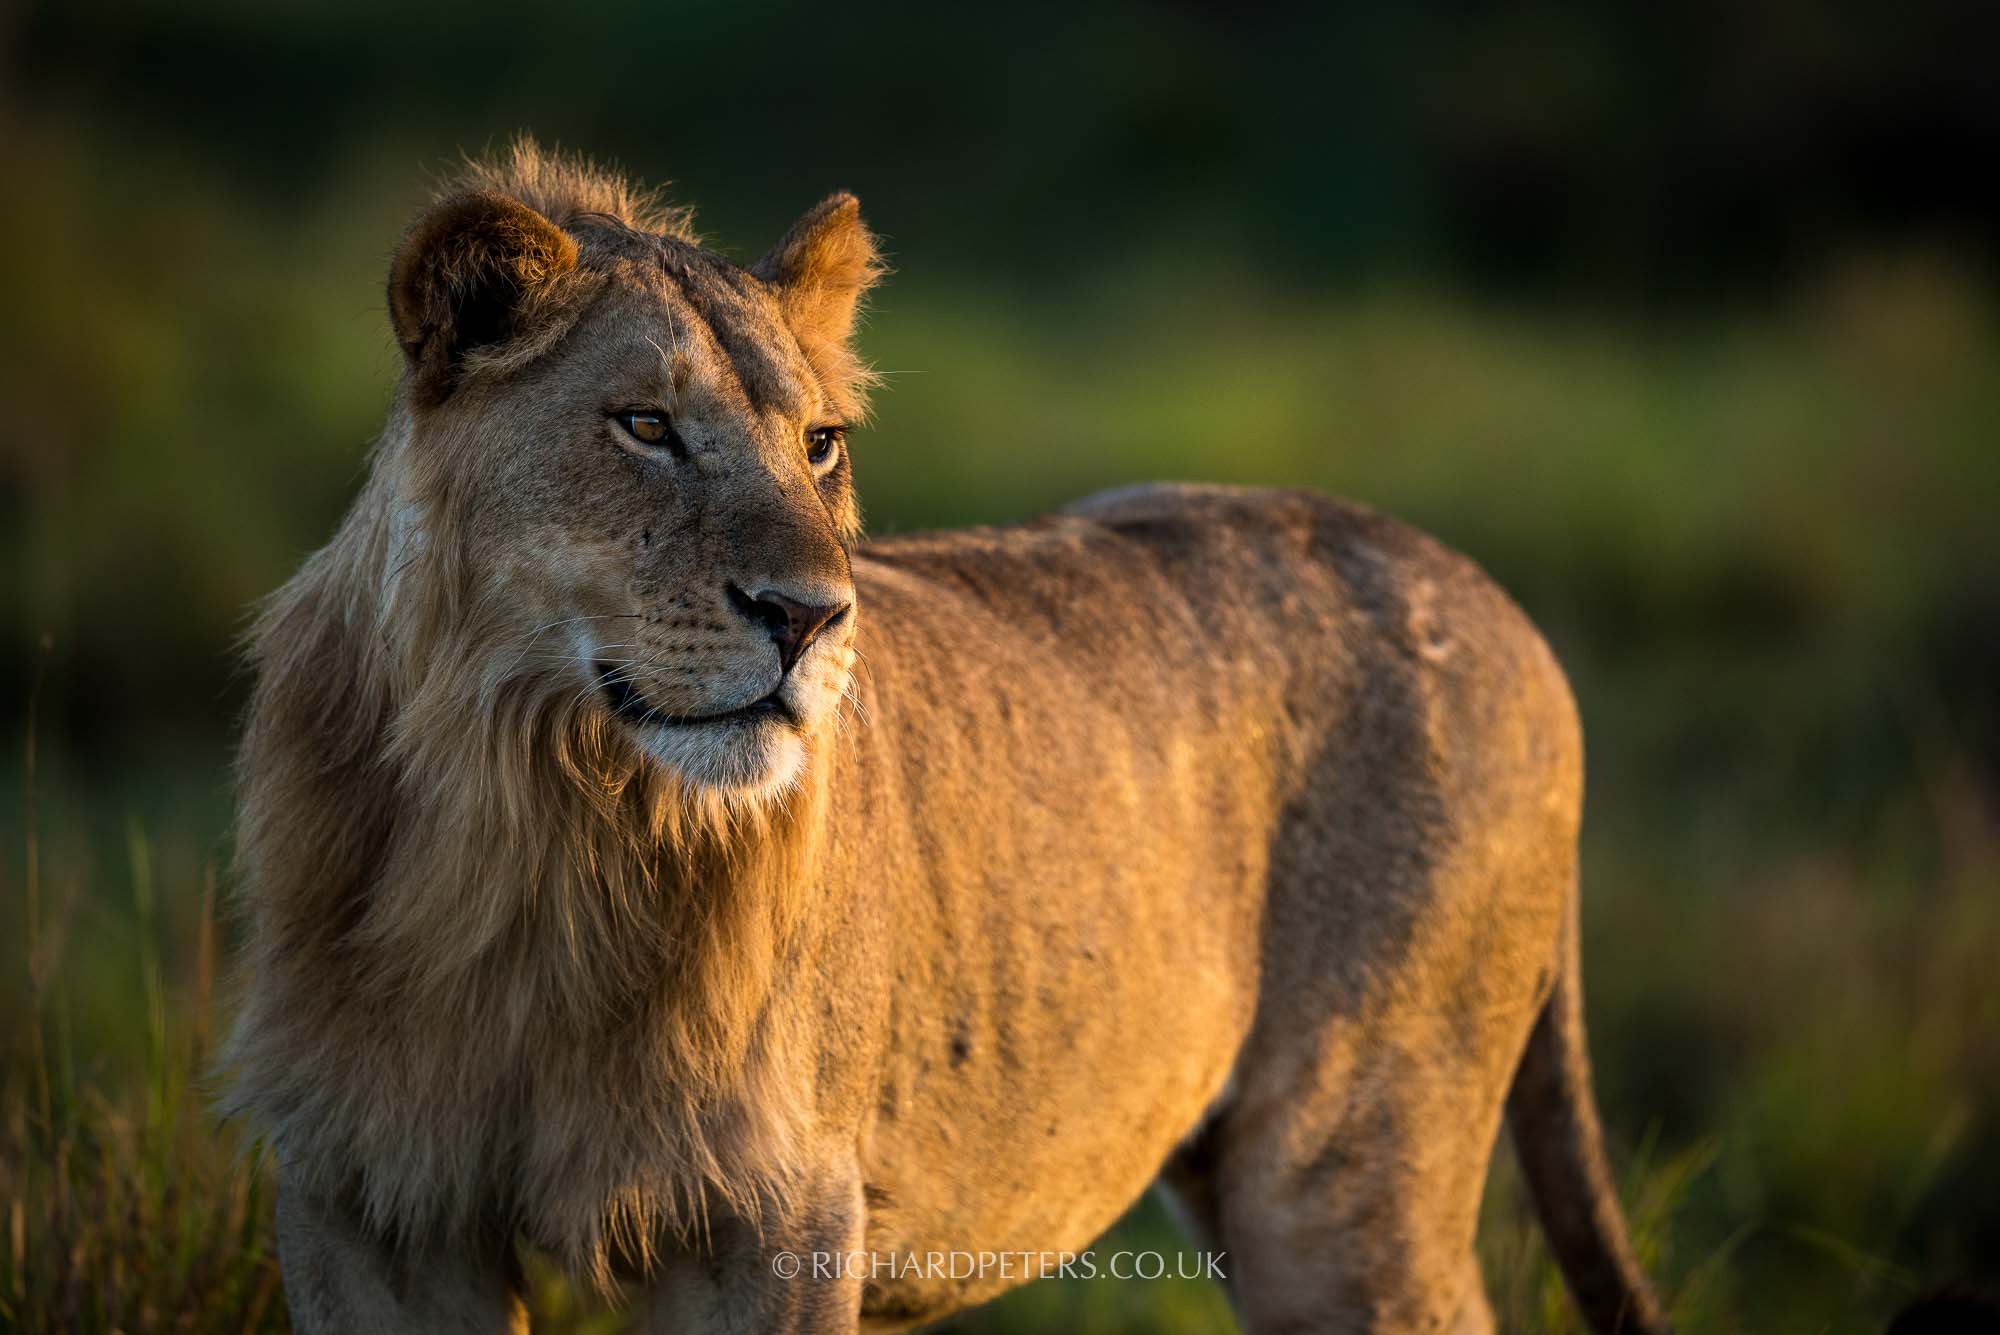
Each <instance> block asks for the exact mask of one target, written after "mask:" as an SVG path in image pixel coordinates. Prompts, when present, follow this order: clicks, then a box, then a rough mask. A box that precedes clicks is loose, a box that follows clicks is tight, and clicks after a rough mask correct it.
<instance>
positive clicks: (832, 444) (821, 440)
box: [806, 426, 847, 472]
mask: <svg viewBox="0 0 2000 1335" xmlns="http://www.w3.org/2000/svg"><path fill="white" fill-rule="evenodd" d="M845 439H847V428H846V427H844V426H817V427H814V428H813V429H812V430H810V431H808V432H806V462H807V463H809V464H811V465H812V466H813V469H814V471H816V472H818V471H824V470H825V469H828V468H831V467H833V461H834V459H835V458H836V457H838V455H839V453H840V442H841V441H843V440H845Z"/></svg>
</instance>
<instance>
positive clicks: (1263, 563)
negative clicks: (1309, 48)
mask: <svg viewBox="0 0 2000 1335" xmlns="http://www.w3.org/2000/svg"><path fill="white" fill-rule="evenodd" d="M688 221H689V220H688V216H687V215H686V214H685V213H684V212H682V211H678V210H674V209H669V208H664V207H661V206H659V205H658V204H657V203H656V202H654V201H653V200H652V199H651V198H650V197H648V196H644V195H640V194H637V193H635V192H634V191H633V190H632V189H630V188H629V187H628V186H627V185H625V184H624V183H622V182H621V181H619V180H618V179H616V178H615V177H613V176H611V175H608V174H606V173H604V172H602V171H599V170H597V169H595V168H592V167H591V166H589V165H588V164H586V163H583V162H580V161H573V160H569V159H565V158H560V157H555V156H549V155H544V154H542V153H540V152H538V151H537V150H536V149H535V148H534V147H533V146H531V145H522V146H520V147H518V148H517V149H515V150H514V151H513V153H512V154H511V156H509V157H507V158H506V159H504V160H502V161H498V162H493V163H486V164H479V165H474V166H472V167H471V168H469V169H468V171H467V172H466V173H465V174H464V176H463V178H462V179H460V180H459V181H458V182H456V183H455V184H454V186H453V187H452V190H451V191H450V192H449V193H447V194H446V195H445V196H444V197H443V198H441V199H440V200H439V201H438V202H437V203H436V204H435V205H434V206H432V207H431V208H430V209H429V210H428V211H427V212H426V213H424V214H423V215H422V216H421V217H420V218H419V219H418V220H417V222H416V224H415V225H414V226H413V227H411V229H410V231H409V233H408V234H407V235H406V236H405V237H404V239H403V242H402V247H401V249H400V251H399V253H398V254H397V256H396V259H395V262H394V266H393V268H392V270H391V273H390V279H389V312H390V317H391V320H392V322H393V325H394V328H395V333H396V337H397V340H398V342H399V343H400V344H401V346H402V349H403V352H404V354H405V356H406V358H407V366H406V369H405V371H404V374H403V378H402V382H401V385H400V387H399V388H398V390H397V393H396V398H395V403H394V407H393V409H392V410H391V414H390V417H389V421H388V425H387V428H386V430H385V432H384V434H383V437H382V440H381V442H380V444H379V445H378V447H377V449H376V451H375V455H374V463H373V469H372V473H371V475H370V477H369V479H368V482H367V484H366V486H365V487H364V489H363V491H362V493H361V496H360V498H359V499H358V500H357V501H356V503H355V505H354V508H353V510H352V511H351V512H350V513H349V515H348V516H347V518H346V520H345V522H344V523H343V524H342V525H341V527H340V530H339V532H338V533H337V534H336V535H335V537H334V539H333V541H332V542H331V543H329V544H328V545H327V546H326V547H325V548H324V549H322V550H321V551H320V552H319V553H318V554H316V555H315V556H313V557H312V558H311V559H310V560H308V561H307V562H306V564H305V566H304V568H303V569H302V570H300V572H299V573H298V574H297V576H295V577H294V578H293V579H292V581H291V582H290V583H289V584H287V585H286V586H285V587H284V588H283V589H282V590H280V591H279V592H278V593H277V595H276V596H275V597H274V598H273V599H272V601H271V602H270V604H269V606H268V607H267V608H266V610H265V611H264V613H263V615H262V617H261V619H260V620H259V622H258V624H257V627H256V630H255V634H254V659H255V665H256V669H257V673H258V681H257V688H256V695H255V699H254V702H253V703H252V705H251V709H250V714H249V719H248V724H247V731H246V735H245V737H244V740H243V749H242V758H241V822H240V833H239V841H240V845H239V846H240V858H241V879H242V883H243V886H244V889H245V894H246V895H247V897H248V903H249V906H250V916H251V929H250V944H249V952H250V977H249V981H248V986H247V996H246V1000H245V1006H244V1010H243V1012H242V1016H241V1020H240V1023H239V1024H238V1026H237V1028H236V1032H235V1035H234V1039H233V1047H232V1056H231V1061H232V1063H233V1065H234V1067H235V1069H236V1071H237V1072H238V1077H237V1080H238V1083H237V1085H236V1092H235V1096H234V1106H235V1107H237V1108H239V1109H241V1110H243V1111H244V1112H246V1113H247V1114H249V1115H250V1116H251V1117H252V1118H253V1120H254V1121H255V1122H256V1123H257V1124H258V1125H260V1126H262V1127H263V1128H264V1129H265V1130H266V1131H267V1132H268V1133H269V1136H270V1140H271V1143H272V1145H273V1146H274V1148H275V1152H276V1157H277V1161H278V1167H279V1176H280V1183H279V1201H278V1241H279V1249H280V1258H281V1261H282V1266H283V1271H284V1282H285V1290H286V1294H287V1297H288V1299H289V1301H290V1305H291V1311H292V1316H293V1319H294V1321H295V1322H296V1323H297V1324H298V1326H299V1328H300V1329H302V1330H304V1331H308V1332H312V1331H324V1330H367V1331H377V1330H381V1331H387V1330H413V1331H414V1330H445V1329H449V1330H474V1329H502V1328H507V1327H509V1326H513V1327H519V1326H521V1325H522V1324H524V1318H523V1316H522V1309H521V1307H520V1303H519V1301H518V1299H517V1297H516V1291H517V1288H518V1275H517V1273H516V1270H515V1266H514V1259H513V1258H514V1255H515V1246H516V1242H517V1239H521V1238H525V1239H526V1240H527V1241H529V1242H531V1243H533V1244H535V1245H537V1246H539V1247H541V1248H544V1249H546V1250H547V1251H549V1252H550V1253H552V1254H553V1255H555V1256H556V1257H558V1258H560V1259H561V1260H562V1261H563V1262H564V1263H565V1264H567V1265H568V1266H569V1267H571V1268H572V1269H573V1270H574V1271H576V1272H578V1273H580V1274H583V1275H587V1276H592V1277H595V1278H597V1279H599V1280H609V1279H610V1278H612V1277H616V1276H623V1277H626V1278H628V1279H631V1280H633V1281H635V1282H636V1283H638V1284H640V1285H642V1286H643V1289H644V1292H645V1295H646V1300H647V1304H648V1309H647V1315H648V1317H649V1319H650V1320H651V1321H652V1322H653V1323H654V1325H655V1327H656V1328H659V1329H671V1330H676V1331H680V1330H691V1331H742V1332H756V1333H757V1335H764V1333H765V1332H773V1331H855V1330H858V1329H864V1328H865V1329H867V1330H871V1331H886V1330H898V1329H903V1328H907V1327H909V1326H912V1325H917V1324H921V1323H924V1322H928V1321H932V1320H935V1319H938V1318H940V1317H943V1316H945V1315H947V1314H949V1313H951V1312H953V1311H956V1310H958V1309H960V1308H963V1307H965V1306H967V1305H968V1304H972V1303H977V1302H980V1301H982V1300H984V1299H986V1298H989V1297H991V1296H992V1295H993V1294H995V1293H997V1292H999V1291H1000V1290H1002V1289H1004V1288H1006V1287H1007V1286H1009V1285H1010V1284H1011V1283H1015V1282H1018V1281H1019V1279H1020V1278H1022V1276H1023V1274H1024V1273H1026V1274H1029V1275H1032V1274H1035V1273H1039V1271H1040V1270H1041V1269H1046V1268H1049V1267H1050V1266H1051V1265H1053V1264H1056V1262H1053V1261H1050V1260H1047V1259H1041V1260H1039V1261H1038V1259H1037V1257H1038V1256H1039V1254H1041V1253H1060V1252H1063V1251H1066V1250H1075V1249H1079V1248H1082V1247H1083V1246H1085V1245H1086V1244H1088V1243H1089V1242H1090V1241H1091V1239H1093V1238H1094V1237H1096V1236H1097V1235H1098V1234H1099V1233H1100V1232H1101V1231H1102V1230H1103V1229H1104V1228H1105V1227H1106V1226H1107V1225H1109V1224H1110V1223H1111V1222H1112V1221H1113V1220H1115V1219H1116V1218H1117V1217H1118V1216H1119V1215H1120V1214H1121V1213H1122V1212H1123V1211H1124V1210H1125V1209H1126V1208H1127V1207H1128V1206H1129V1205H1130V1204H1131V1203H1132V1201H1133V1200H1134V1199H1135V1198H1136V1197H1137V1196H1138V1195H1139V1194H1140V1193H1141V1192H1142V1191H1143V1190H1144V1189H1145V1188H1146V1187H1147V1185H1148V1184H1149V1183H1154V1182H1156V1181H1157V1182H1158V1183H1160V1184H1161V1185H1162V1187H1163V1189H1164V1190H1165V1192H1166V1193H1167V1194H1168V1196H1169V1199H1170V1200H1171V1201H1172V1202H1173V1203H1175V1205H1176V1206H1177V1208H1178V1209H1179V1211H1180V1212H1181V1214H1182V1215H1183V1216H1184V1217H1185V1218H1186V1219H1187V1221H1188V1223H1189V1226H1190V1228H1191V1230H1192V1231H1193V1233H1194V1235H1195V1236H1196V1237H1197V1238H1200V1239H1203V1240H1204V1241H1205V1244H1206V1245H1208V1246H1210V1247H1214V1248H1219V1249H1222V1250H1224V1251H1226V1253H1227V1255H1226V1257H1225V1258H1224V1259H1223V1261H1222V1269H1223V1270H1224V1271H1226V1273H1227V1276H1228V1290H1229V1296H1230V1298H1231V1300H1232V1302H1233V1303H1234V1305H1235V1307H1236V1310H1237V1311H1238V1312H1239V1313H1240V1315H1241V1318H1242V1321H1243V1324H1244V1325H1245V1326H1246V1327H1247V1328H1249V1329H1250V1330H1252V1331H1257V1332H1272V1331H1304V1330H1349V1329H1369V1330H1446V1329H1449V1330H1479V1329H1485V1328H1488V1327H1489V1326H1490V1324H1491V1316H1490V1313H1489V1310H1488V1308H1487V1305H1486V1300H1485V1296H1484V1294H1483V1292H1482V1289H1481V1285H1480V1280H1479V1275H1478V1268H1477V1265H1476V1263H1475V1261H1474V1257H1473V1250H1472V1246H1473V1230H1474V1217H1475V1214H1476V1211H1477V1207H1478V1203H1479V1196H1480V1191H1481V1186H1482V1183H1483V1180H1484V1178H1485V1174H1486V1165H1487V1159H1488V1156H1489V1155H1490V1153H1491V1151H1492V1147H1493V1143H1494V1139H1495V1136H1496V1134H1497V1130H1498V1126H1499V1120H1500V1113H1501V1107H1502V1104H1503V1103H1505V1104H1506V1106H1507V1108H1508V1111H1509V1114H1510V1117H1511V1120H1512V1124H1513V1128H1514V1134H1515V1139H1516V1142H1517V1144H1518V1145H1519V1147H1520V1153H1521V1158H1522V1161H1523V1163H1524V1165H1525V1168H1526V1176H1527V1179H1528V1181H1529V1182H1530V1184H1531V1185H1532V1187H1533V1190H1534V1193H1535V1197H1536V1199H1537V1201H1538V1202H1539V1204H1540V1208H1541V1214H1542V1218H1543V1221H1544V1223H1545V1224H1546V1226H1547V1229H1548V1233H1549V1236H1550V1239H1551V1241H1552V1243H1553V1245H1554V1250H1555V1252H1556V1255H1557V1256H1558V1257H1559V1258H1560V1260H1561V1262H1562V1264H1563V1266H1564V1268H1565V1270H1566V1272H1567V1274H1568V1276H1569V1279H1570V1283H1571V1285H1572V1287H1573V1289H1574V1291H1575V1294H1576V1297H1577V1300H1578V1302H1579V1303H1580V1304H1581V1306H1582V1308H1583V1310H1584V1311H1585V1312H1586V1313H1587V1314H1588V1316H1589V1318H1590V1320H1591V1321H1592V1322H1593V1323H1594V1324H1595V1325H1596V1327H1597V1328H1598V1329H1600V1330H1605V1331H1610V1330H1625V1331H1657V1330H1661V1329H1663V1328H1664V1326H1663V1321H1662V1318H1661V1315H1660V1312H1659V1308H1658V1306H1657V1304H1656V1303H1655V1301H1654V1299H1653V1297H1652V1296H1651V1295H1650V1293H1649V1292H1648V1290H1647V1287H1646V1284H1645V1281H1644V1279H1643V1278H1642V1277H1641V1275H1640V1273H1639V1269H1638V1267H1637V1266H1636V1264H1635V1263H1634V1260H1633V1255H1632V1250H1631V1247H1630V1245H1629V1243H1628V1241H1627V1239H1626V1234H1625V1228H1624V1225H1623V1222H1622V1220H1621V1218H1620V1216H1619V1213H1618V1209H1617V1206H1616V1203H1615V1198H1614V1195H1613V1193H1612V1190H1611V1188H1610V1185H1609V1182H1608V1177H1607V1173H1606V1170H1605V1160H1604V1155H1603V1151H1602V1149H1601V1145H1600V1132H1599V1128H1598V1123H1597V1117H1596V1113H1595V1110H1594V1108H1593V1105H1592V1101H1591V1095H1590V1088H1589V1074H1588V1069H1587V1065H1586V1058H1585V1051H1584V1040H1583V1029H1582V1020H1581V1004H1580V1000H1579V993H1578V963H1577V927H1576V897H1575V870H1576V832H1577V820H1578V802H1579V794H1580V788H1581V769H1580V760H1579V754H1580V753H1579V739H1578V732H1577V721H1576V715H1575V712H1574V708H1573V705H1572V703H1571V700H1570V695H1569V692H1568V689H1567V687H1566V685H1565V683H1564V680H1563V676H1562V673H1561V671H1560V669H1559V668H1558V667H1557V666H1556V663H1555V661H1554V659H1553V658H1552V657H1551V656H1550V654H1549V652H1548V650H1547V649H1546V648H1545V647H1544V645H1543V643H1542V641H1541V639H1540V638H1538V636H1537V635H1536V633H1535V631H1534V630H1533V628H1532V627H1531V626H1530V625H1529V624H1528V622H1527V620H1526V619H1525V618H1524V617H1523V615H1522V614H1521V613H1520V611H1519V610H1517V609H1516V608H1515V606H1514V605H1513V604H1512V603H1511V602H1509V601H1508V600H1507V598H1506V597H1505V596H1504V595H1503V594H1502V593H1500V591H1499V590H1497V589H1496V588H1495V587H1494V586H1493V585H1492V584H1491V583H1489V582H1488V581H1487V580H1486V579H1485V578H1484V577H1483V576H1482V575H1481V574H1480V572H1479V571H1478V570H1477V569H1475V568H1474V567H1473V566H1472V564H1471V563H1470V562H1468V561H1466V560H1464V559H1463V558H1461V557H1458V556H1455V555H1453V554H1452V553H1450V552H1448V551H1446V550H1445V549H1444V548H1442V547H1440V546H1438V545H1437V544H1436V543H1434V542H1432V541H1430V540H1429V539H1427V538H1425V537H1423V536H1422V535H1420V534H1417V533H1414V532H1412V531H1411V530H1409V529H1407V528H1404V527H1402V526H1400V525H1398V524H1396V523H1393V522H1391V521H1389V520H1387V519H1383V518H1380V517H1378V516H1376V515H1374V514H1371V513H1369V512H1368V511H1366V510H1363V509H1360V508H1357V507H1355V506H1352V505H1346V504H1341V503H1339V502H1335V501H1331V500H1327V499H1324V498H1322V497H1319V496H1313V495H1304V494H1298V493H1289V492H1257V491H1234V490H1224V489H1221V488H1212V487H1189V486H1160V487H1147V488H1140V489H1135V490H1129V491H1122V492H1117V493H1115V494H1112V495H1107V496H1099V497H1096V498H1093V499H1091V500H1087V501H1084V502H1082V503H1081V504H1078V505H1076V506H1074V507H1073V508H1071V509H1069V510H1067V511H1064V512H1062V513H1060V514H1057V515H1054V516H1051V517H1048V518H1045V519H1041V520H1038V521H1036V522H1034V523H1031V524H1027V525H1024V526H1022V527H1018V528H1008V529H975V530H970V531H966V532H957V533H943V534H936V535H932V536H926V537H907V538H898V539H895V540H893V541H885V542H880V543H872V544H868V545H865V546H864V545H861V544H860V542H859V530H860V520H859V513H858V511H857V509H856V506H855V500H854V494H853V490H852V485H851V480H850V475H849V463H848V452H847V442H846V429H847V427H848V425H849V424H852V423H853V422H854V421H856V420H857V418H858V417H859V416H860V414H861V411H862V407H863V403H862V396H863V391H864V390H865V388H866V387H867V384H868V374H867V372H866V370H865V369H864V368H863V366H862V365H861V363H860V362H859V361H858V360H857V358H856V356H855V354H854V352H853V351H852V349H851V347H850V342H849V338H850V334H851V333H852V329H853V325H854V319H855V310H856V304H857V302H858V301H859V299H860V298H861V297H862V295H863V294H864V292H865V291H866V290H867V288H868V287H869V285H870V284H871V282H872V281H873V280H874V279H875V278H876V277H877V275H878V273H879V272H880V265H879V263H878V261H877V258H876V250H875V246H874V243H873V242H872V240H871V238H870V236H869V233H868V231H867V230H866V229H865V227H864V226H863V225H862V222H861V220H860V216H859V211H858V207H857V205H856V204H855V201H854V199H853V198H852V197H850V196H848V195H834V196H833V197H831V198H829V199H828V200H826V201H825V202H824V203H822V204H821V205H819V207H817V208H815V209H814V210H812V212H810V213H808V214H807V215H806V216H805V217H804V218H803V219H802V220H800V221H799V223H798V224H797V225H796V226H794V227H793V228H792V230H791V232H790V233H789V234H788V235H787V236H786V237H785V238H784V239H783V240H782V241H780V242H779V243H778V245H777V247H776V249H774V250H773V251H772V252H771V253H770V254H769V255H767V256H765V257H764V258H763V259H762V260H760V261H758V262H757V263H756V264H754V265H752V266H751V267H749V268H747V269H745V268H740V267H738V266H737V265H735V264H733V263H731V262H730V261H728V260H726V259H723V258H721V257H719V256H717V255H715V254H714V253H712V252H710V251H707V250H703V249H701V248H700V247H699V246H698V245H697V244H696V242H695V240H694V238H693V237H692V235H691V234H690V233H689V230H688ZM933 1252H945V1253H977V1252H991V1253H1035V1254H1037V1257H1025V1258H1023V1257H1017V1258H1015V1260H1014V1261H1013V1262H1012V1263H1011V1264H990V1263H989V1264H981V1265H978V1266H976V1267H975V1266H972V1265H971V1264H969V1263H968V1264H958V1263H956V1262H955V1261H950V1262H948V1263H946V1264H934V1263H931V1258H929V1257H928V1254H929V1253H933ZM786 1253H791V1254H794V1255H796V1256H797V1257H799V1258H801V1265H800V1269H801V1272H802V1273H799V1274H798V1275H797V1276H796V1277H793V1276H791V1275H789V1274H788V1273H786V1272H788V1271H789V1270H790V1266H789V1264H787V1262H786V1260H785V1256H784V1254H786ZM856 1253H861V1254H863V1255H859V1256H857V1255H855V1254H856ZM832 1258H838V1261H837V1262H834V1261H833V1260H832ZM967 1270H972V1272H973V1273H971V1274H970V1275H969V1276H968V1275H967V1274H965V1273H964V1272H965V1271H967Z"/></svg>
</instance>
